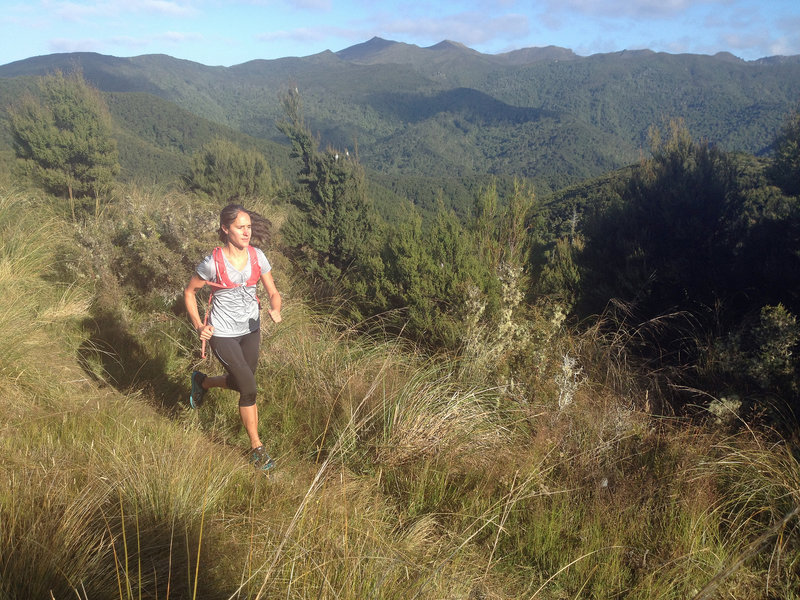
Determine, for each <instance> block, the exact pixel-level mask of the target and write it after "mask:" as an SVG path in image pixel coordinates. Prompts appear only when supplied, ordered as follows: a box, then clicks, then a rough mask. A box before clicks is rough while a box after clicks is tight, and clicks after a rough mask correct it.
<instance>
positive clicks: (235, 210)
mask: <svg viewBox="0 0 800 600" xmlns="http://www.w3.org/2000/svg"><path fill="white" fill-rule="evenodd" d="M242 212H243V213H247V214H248V215H250V224H251V225H252V226H253V233H252V236H251V237H252V239H254V240H255V241H257V242H258V243H259V244H262V245H266V244H268V243H269V239H270V232H271V230H272V223H270V221H269V219H267V218H265V217H262V216H261V215H260V214H258V213H257V212H255V211H252V210H247V209H246V208H245V207H244V206H242V205H241V204H228V206H226V207H225V208H223V209H222V211H220V213H219V230H218V233H219V239H220V241H221V242H222V243H223V244H227V243H228V234H227V233H225V231H224V230H223V229H222V228H223V227H225V228H226V229H227V228H229V227H230V226H231V223H233V222H234V221H235V220H236V217H238V216H239V213H242Z"/></svg>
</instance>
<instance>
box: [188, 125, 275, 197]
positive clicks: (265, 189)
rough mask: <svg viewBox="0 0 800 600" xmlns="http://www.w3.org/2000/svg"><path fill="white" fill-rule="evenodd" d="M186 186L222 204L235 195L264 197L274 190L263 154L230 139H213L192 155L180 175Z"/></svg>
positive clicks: (270, 173)
mask: <svg viewBox="0 0 800 600" xmlns="http://www.w3.org/2000/svg"><path fill="white" fill-rule="evenodd" d="M183 180H184V183H185V184H186V185H187V187H188V188H189V189H190V190H191V191H193V192H195V193H197V194H201V195H205V196H209V197H211V198H216V199H218V200H220V201H221V202H222V203H226V202H228V201H231V200H235V199H237V198H265V197H268V196H271V195H273V194H274V193H275V190H276V187H277V185H276V183H275V181H274V179H273V176H272V171H271V169H270V168H269V164H268V163H267V161H266V159H265V158H264V156H263V155H262V154H261V153H260V152H258V151H257V150H245V149H243V148H241V147H239V146H237V145H236V144H234V143H233V142H231V141H228V140H224V139H216V140H213V141H211V142H209V143H207V144H205V145H204V146H203V147H202V148H201V149H200V150H199V151H198V152H197V153H195V155H194V156H193V157H192V164H191V166H190V167H189V171H188V172H187V173H186V174H185V175H184V177H183Z"/></svg>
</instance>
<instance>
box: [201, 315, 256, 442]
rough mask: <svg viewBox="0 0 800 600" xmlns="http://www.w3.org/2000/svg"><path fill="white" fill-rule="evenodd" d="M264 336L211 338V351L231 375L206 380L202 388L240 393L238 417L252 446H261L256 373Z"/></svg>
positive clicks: (253, 334) (251, 334) (254, 333)
mask: <svg viewBox="0 0 800 600" xmlns="http://www.w3.org/2000/svg"><path fill="white" fill-rule="evenodd" d="M260 341H261V336H260V333H259V332H258V331H254V332H252V333H249V334H247V335H245V336H242V337H238V338H211V349H212V350H213V351H214V355H215V356H216V357H217V359H219V361H220V362H221V363H222V365H223V366H224V367H225V370H226V371H227V372H228V375H222V376H217V377H207V378H206V379H205V381H203V387H204V388H206V389H208V388H209V387H222V388H227V389H233V390H237V391H238V392H239V416H240V418H241V419H242V424H243V425H244V428H245V431H246V432H247V436H248V437H249V438H250V447H251V448H257V447H258V446H261V439H260V438H259V435H258V408H257V406H256V391H257V388H256V379H255V370H256V366H257V365H258V351H259V344H260Z"/></svg>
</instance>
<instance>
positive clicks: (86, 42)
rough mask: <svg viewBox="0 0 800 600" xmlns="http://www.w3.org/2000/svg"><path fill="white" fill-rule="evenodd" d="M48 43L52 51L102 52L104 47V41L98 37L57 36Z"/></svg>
mask: <svg viewBox="0 0 800 600" xmlns="http://www.w3.org/2000/svg"><path fill="white" fill-rule="evenodd" d="M47 45H48V48H49V51H50V52H100V51H101V50H102V49H103V43H102V42H101V41H100V40H96V39H81V40H76V39H67V38H55V39H52V40H49V41H48V43H47Z"/></svg>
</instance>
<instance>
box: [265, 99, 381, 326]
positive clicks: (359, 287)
mask: <svg viewBox="0 0 800 600" xmlns="http://www.w3.org/2000/svg"><path fill="white" fill-rule="evenodd" d="M283 104H284V114H285V116H286V118H285V120H283V121H281V122H279V123H278V128H279V129H280V131H282V132H283V133H284V134H285V135H286V136H287V137H288V138H289V139H290V140H291V142H292V148H293V151H292V156H293V157H296V158H300V159H301V168H300V189H299V190H298V191H297V193H296V194H294V195H293V197H292V202H293V203H294V204H295V206H296V207H297V208H298V209H299V212H298V213H295V214H293V215H291V216H290V217H289V219H287V222H286V225H285V226H284V240H285V242H286V245H287V246H288V250H289V253H290V255H291V256H292V257H293V259H294V260H295V262H296V263H297V264H298V265H299V266H300V267H301V269H303V270H304V271H305V272H306V273H307V274H308V275H309V276H310V277H312V278H313V279H315V280H316V282H317V283H318V284H321V285H322V287H324V288H325V292H324V293H341V292H345V293H347V294H348V295H349V296H350V299H351V301H352V302H351V304H350V306H351V307H352V308H353V309H355V310H354V316H356V317H359V316H361V315H362V314H363V313H372V312H374V311H376V310H381V309H382V308H383V306H384V304H385V300H384V296H383V284H382V280H383V262H382V260H381V256H380V248H381V246H380V225H381V223H380V220H379V218H378V215H377V213H376V212H375V210H374V207H373V205H372V202H371V201H370V199H369V197H368V196H367V186H366V182H365V175H364V169H363V167H362V166H361V164H360V163H359V162H358V159H357V158H356V156H354V155H353V154H350V153H349V152H343V151H341V152H340V151H336V150H333V149H329V150H327V151H324V152H323V151H320V150H319V149H318V144H317V142H316V140H314V138H313V137H312V135H311V132H310V131H309V129H308V127H307V126H306V125H305V123H304V122H303V119H302V114H301V103H300V97H299V94H297V93H296V92H295V91H292V92H289V93H287V94H286V95H285V96H284V99H283Z"/></svg>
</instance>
